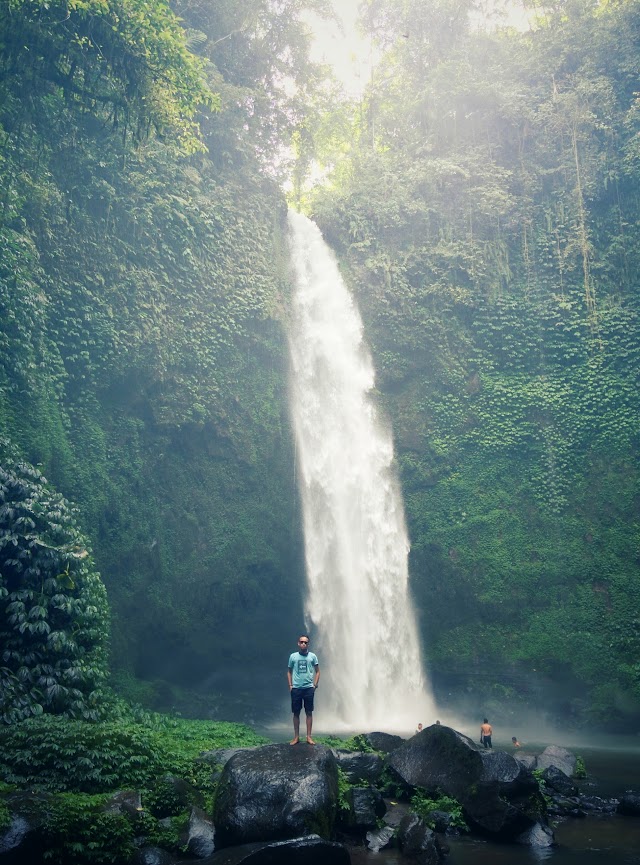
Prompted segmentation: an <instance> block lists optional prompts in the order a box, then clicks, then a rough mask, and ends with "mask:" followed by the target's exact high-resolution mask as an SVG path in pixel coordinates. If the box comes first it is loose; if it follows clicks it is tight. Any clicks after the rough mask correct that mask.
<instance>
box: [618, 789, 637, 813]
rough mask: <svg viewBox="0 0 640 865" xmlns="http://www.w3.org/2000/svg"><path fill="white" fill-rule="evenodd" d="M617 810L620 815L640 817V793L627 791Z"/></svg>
mask: <svg viewBox="0 0 640 865" xmlns="http://www.w3.org/2000/svg"><path fill="white" fill-rule="evenodd" d="M616 810H617V812H618V814H624V816H625V817H640V793H636V792H634V791H633V790H627V792H626V793H625V794H624V796H622V798H621V799H620V802H619V803H618V807H617V809H616Z"/></svg>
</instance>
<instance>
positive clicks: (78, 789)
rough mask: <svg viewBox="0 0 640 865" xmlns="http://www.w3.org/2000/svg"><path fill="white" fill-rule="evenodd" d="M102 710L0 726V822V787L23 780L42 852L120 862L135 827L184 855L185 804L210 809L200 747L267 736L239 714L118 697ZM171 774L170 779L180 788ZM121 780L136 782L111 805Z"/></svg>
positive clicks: (50, 856) (63, 858)
mask: <svg viewBox="0 0 640 865" xmlns="http://www.w3.org/2000/svg"><path fill="white" fill-rule="evenodd" d="M112 715H113V717H114V720H112V721H108V722H107V721H104V722H97V723H96V722H86V721H71V720H69V719H66V718H61V717H53V716H51V715H41V716H40V717H38V718H31V719H29V720H26V721H23V722H21V723H19V724H13V725H11V726H5V727H0V755H1V756H0V827H1V826H2V825H3V822H6V821H7V819H8V816H9V815H8V811H7V809H6V806H5V802H4V799H3V798H2V797H4V796H6V795H7V794H9V793H10V792H11V790H12V788H16V789H18V790H20V789H21V790H29V791H30V792H29V796H30V797H31V799H32V803H31V806H30V807H31V808H33V809H36V810H37V809H38V803H40V804H41V807H40V822H41V825H42V828H41V829H40V830H39V833H40V836H41V843H42V845H43V849H44V850H45V854H44V856H45V859H46V861H51V862H54V863H74V865H75V863H77V865H85V863H86V865H90V863H108V862H116V861H118V862H119V861H122V862H124V861H127V860H128V859H130V858H131V856H132V855H133V853H134V850H135V848H134V838H136V837H138V838H139V837H142V836H144V837H145V838H146V839H147V841H148V843H149V844H157V845H160V846H162V847H163V848H165V849H167V850H171V851H173V852H174V853H176V854H182V855H184V853H185V851H184V850H183V849H182V848H181V846H180V845H181V843H183V842H181V841H180V838H181V834H182V832H183V831H184V829H185V828H186V825H187V823H188V816H189V812H190V810H191V806H192V805H194V804H200V805H201V807H207V808H209V809H211V805H212V799H213V795H214V791H215V784H214V782H213V780H212V770H211V766H210V765H209V764H208V763H206V761H204V760H202V759H201V758H200V757H201V754H202V752H203V751H207V750H213V749H216V748H231V747H247V746H253V745H260V744H265V743H266V742H267V740H266V739H264V738H262V737H261V736H258V735H256V734H255V733H254V732H253V731H252V730H250V729H249V728H248V727H245V726H243V725H241V724H230V723H215V722H207V721H188V720H185V719H181V718H173V717H170V716H166V715H159V714H156V713H146V712H142V711H140V710H136V711H135V712H132V711H131V710H130V709H127V708H126V707H124V706H123V705H122V704H121V703H115V704H113V705H112ZM172 778H174V779H180V782H181V784H182V788H181V792H180V795H178V788H177V787H176V786H175V785H174V784H173V783H172V781H171V779H172ZM183 782H186V783H183ZM122 790H131V791H139V792H140V794H141V800H140V801H141V806H140V808H139V809H138V810H135V811H131V809H129V810H127V809H123V808H120V807H116V806H114V800H113V795H114V793H115V792H116V791H122ZM185 790H186V792H185ZM44 794H46V795H44ZM159 817H170V818H171V820H170V824H171V825H166V824H165V823H163V824H162V825H160V824H159V822H158V818H159Z"/></svg>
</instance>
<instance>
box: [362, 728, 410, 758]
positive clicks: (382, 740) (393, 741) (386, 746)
mask: <svg viewBox="0 0 640 865" xmlns="http://www.w3.org/2000/svg"><path fill="white" fill-rule="evenodd" d="M365 739H366V741H367V744H368V745H369V747H371V748H373V750H374V751H380V752H381V753H383V754H389V753H390V752H391V751H395V749H396V748H399V747H400V745H402V743H403V742H404V741H405V740H404V739H403V738H402V736H397V735H396V734H395V733H381V732H379V731H376V732H375V733H367V735H366V736H365Z"/></svg>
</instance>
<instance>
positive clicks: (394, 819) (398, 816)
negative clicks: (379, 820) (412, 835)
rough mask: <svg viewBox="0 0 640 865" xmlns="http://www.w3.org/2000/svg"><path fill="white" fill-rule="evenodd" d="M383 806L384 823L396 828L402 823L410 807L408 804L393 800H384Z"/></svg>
mask: <svg viewBox="0 0 640 865" xmlns="http://www.w3.org/2000/svg"><path fill="white" fill-rule="evenodd" d="M384 804H385V805H386V807H387V810H386V812H385V815H384V818H383V819H384V822H385V824H386V825H387V826H391V827H392V828H394V829H395V828H397V827H398V826H399V825H400V822H401V821H402V818H403V817H404V816H406V815H407V814H409V813H410V812H411V806H410V805H409V803H408V802H396V800H395V799H385V800H384Z"/></svg>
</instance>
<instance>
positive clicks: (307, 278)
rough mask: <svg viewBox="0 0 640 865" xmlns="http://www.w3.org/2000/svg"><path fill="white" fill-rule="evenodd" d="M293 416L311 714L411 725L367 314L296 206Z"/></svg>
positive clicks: (396, 512)
mask: <svg viewBox="0 0 640 865" xmlns="http://www.w3.org/2000/svg"><path fill="white" fill-rule="evenodd" d="M289 229H290V236H291V255H292V262H293V269H294V281H295V287H294V296H293V308H292V316H291V326H290V335H289V342H290V352H291V414H292V420H293V427H294V434H295V440H296V449H297V471H298V484H299V487H300V496H301V502H302V511H303V526H304V542H305V560H306V573H307V594H306V601H305V617H306V626H307V627H308V628H309V629H310V632H311V642H312V646H311V648H312V649H313V651H315V652H316V654H317V655H318V657H319V661H320V669H321V675H322V679H321V683H320V688H319V690H318V696H317V703H316V711H315V716H316V720H315V724H316V726H321V727H322V728H323V729H332V730H336V731H337V730H340V729H348V730H356V731H368V730H376V729H379V730H398V731H400V730H402V731H404V732H407V731H412V730H413V729H415V726H416V724H417V722H418V721H420V722H422V723H423V724H424V725H425V726H427V725H428V724H432V723H433V722H434V721H435V717H436V716H435V706H434V703H433V699H432V697H431V693H430V689H429V685H428V682H427V680H426V676H425V673H424V670H423V664H422V659H421V652H420V642H419V638H418V629H417V625H416V621H415V616H414V613H413V609H412V604H411V599H410V596H409V586H408V565H407V557H408V552H409V540H408V536H407V530H406V526H405V520H404V510H403V504H402V497H401V493H400V488H399V483H398V480H397V476H396V472H395V467H394V456H393V441H392V436H391V432H390V429H389V427H388V425H387V424H385V423H384V422H383V420H382V418H381V417H380V413H379V411H378V409H377V407H376V405H375V400H374V398H373V388H374V378H375V376H374V369H373V364H372V361H371V357H370V354H369V351H368V350H367V347H366V345H365V343H364V339H363V327H362V321H361V319H360V315H359V313H358V310H357V308H356V306H355V304H354V301H353V299H352V297H351V295H350V294H349V292H348V290H347V287H346V286H345V284H344V281H343V279H342V277H341V275H340V272H339V269H338V265H337V262H336V259H335V257H334V255H333V253H332V252H331V250H330V249H329V247H328V246H327V245H326V244H325V242H324V240H323V238H322V235H321V233H320V230H319V229H318V227H317V226H316V225H315V224H314V223H313V222H311V221H310V220H309V219H307V218H306V217H305V216H302V215H300V214H299V213H295V212H293V211H290V213H289Z"/></svg>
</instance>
